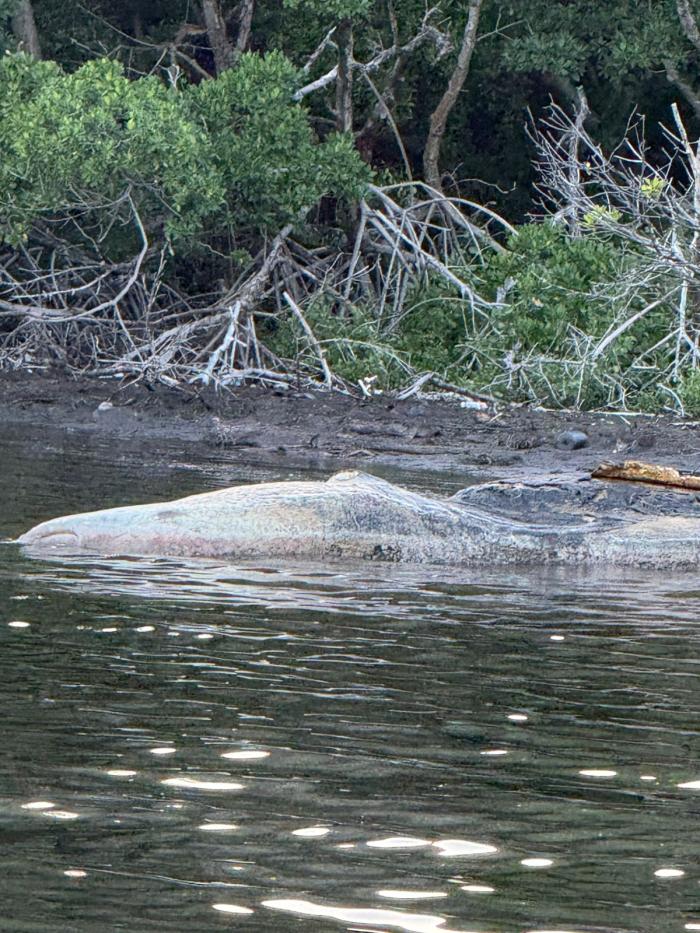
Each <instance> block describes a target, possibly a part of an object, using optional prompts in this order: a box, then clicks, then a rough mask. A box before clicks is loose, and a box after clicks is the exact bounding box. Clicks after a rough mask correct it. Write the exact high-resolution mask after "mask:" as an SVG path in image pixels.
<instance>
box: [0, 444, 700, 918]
mask: <svg viewBox="0 0 700 933" xmlns="http://www.w3.org/2000/svg"><path fill="white" fill-rule="evenodd" d="M69 461H70V458H69ZM174 462H176V463H177V460H176V459H175V461H174ZM32 466H34V463H32ZM37 469H38V470H39V473H40V475H42V476H43V480H42V482H43V484H44V485H43V486H41V485H39V487H38V489H39V492H38V493H37V492H33V491H32V490H33V489H35V485H34V484H32V487H31V489H30V488H29V487H28V486H27V487H26V488H25V486H24V485H23V480H22V479H21V477H22V476H24V475H26V474H27V470H26V468H25V467H24V464H22V463H17V464H16V467H15V468H14V469H8V470H7V471H6V472H5V474H4V475H2V476H0V486H2V484H4V491H3V490H2V489H0V492H2V494H3V496H4V500H3V501H5V502H6V503H8V508H9V509H10V510H14V511H11V512H10V515H9V517H8V519H7V521H8V527H9V528H10V529H13V528H16V529H19V527H20V525H21V523H23V522H26V520H27V517H28V516H30V515H34V514H35V513H36V514H41V515H45V514H46V513H47V512H59V511H62V510H68V509H63V506H65V505H67V504H69V498H70V497H71V496H73V497H74V498H73V499H72V500H70V504H71V505H73V506H75V505H76V504H77V505H78V506H80V505H83V504H87V498H88V496H91V497H93V500H94V499H95V498H99V496H103V495H104V496H111V497H112V498H113V500H115V501H121V500H122V499H123V498H124V496H125V495H126V493H127V492H128V490H129V489H130V488H133V486H134V481H135V480H138V482H139V483H140V481H141V473H139V472H138V470H136V471H135V468H134V467H133V466H130V465H129V464H128V463H127V464H126V466H124V468H123V470H124V472H123V474H120V473H119V470H120V469H121V467H117V466H115V462H114V453H113V451H105V452H104V454H103V459H100V458H99V457H97V456H96V458H95V459H93V460H92V461H90V470H89V471H87V470H86V469H85V468H84V467H79V466H76V465H75V463H73V465H72V466H70V465H69V467H63V466H61V464H60V463H57V461H53V462H52V463H49V464H44V465H42V464H41V463H39V464H38V466H37ZM42 470H43V473H42V472H41V471H42ZM81 470H82V472H81ZM227 470H229V467H228V465H226V464H222V465H216V466H215V467H213V468H212V471H211V472H210V473H207V474H206V477H207V478H206V482H205V483H204V484H203V485H207V484H208V483H211V484H213V483H214V480H216V481H217V482H219V481H221V484H223V479H224V478H225V477H227V478H228V481H232V478H231V477H230V476H229V473H228V472H227ZM130 471H131V472H130ZM77 475H80V476H82V477H83V479H84V483H85V487H84V489H83V490H82V491H80V492H77V491H76V490H75V483H76V476H77ZM246 475H252V474H251V471H249V472H248V474H246ZM120 476H121V479H119V477H120ZM183 477H184V473H178V471H177V469H175V473H174V474H173V476H167V477H165V480H164V478H163V477H162V476H160V477H158V476H155V477H153V478H151V480H149V482H151V483H152V486H150V487H148V483H146V487H144V488H142V486H141V485H139V486H138V488H139V494H140V495H142V496H143V497H145V496H149V495H152V496H153V497H154V498H157V497H158V496H159V495H161V494H165V488H163V489H160V488H159V487H160V484H161V483H162V482H163V481H167V483H169V484H170V485H169V486H168V494H176V493H177V492H178V491H179V490H180V487H182V491H194V489H195V488H196V486H197V485H198V484H199V479H201V477H199V478H198V476H197V475H194V474H193V471H192V470H191V469H190V468H189V467H188V470H187V472H186V480H185V478H183ZM120 483H121V485H120ZM187 484H190V485H187ZM35 495H40V496H43V498H42V499H32V498H31V497H32V496H35ZM76 499H77V501H76ZM20 607H21V611H20V612H18V609H19V608H20ZM699 610H700V592H699V591H698V589H696V588H695V587H694V585H693V581H692V580H683V579H681V578H678V579H673V578H670V577H669V576H668V575H666V577H665V578H663V579H658V578H654V576H653V575H652V574H646V573H645V574H637V575H634V574H631V575H609V576H608V575H604V576H603V577H602V578H601V577H598V578H593V577H590V576H587V575H586V574H582V573H576V572H571V573H561V572H549V571H547V572H546V573H545V572H543V570H542V568H540V569H539V570H538V572H536V573H533V574H532V575H528V574H527V573H505V572H498V573H495V572H492V571H490V570H489V568H462V569H457V568H408V567H392V566H379V565H376V566H375V565H370V566H331V565H327V566H313V565H300V564H294V563H289V564H277V565H275V566H269V567H268V566H261V565H260V564H256V565H250V564H249V565H241V566H236V565H234V564H226V563H223V562H213V561H180V560H139V561H137V560H126V559H124V560H114V561H107V560H105V559H103V558H96V557H90V556H87V555H82V556H74V557H68V558H65V559H63V558H62V559H61V560H57V561H34V560H31V559H28V558H27V557H26V555H23V554H21V553H19V552H18V551H17V549H16V548H14V547H9V546H3V547H1V548H0V641H1V643H2V644H1V645H0V649H1V654H0V657H2V663H3V675H4V676H3V677H2V678H0V702H1V703H2V708H3V713H4V721H3V751H4V753H5V754H4V755H3V756H2V758H0V831H2V832H4V833H5V836H4V837H3V838H5V837H6V838H7V846H6V847H5V848H4V849H3V852H4V853H5V852H6V853H7V855H6V858H5V861H6V863H7V864H6V867H5V868H4V891H3V898H4V904H3V912H4V916H9V917H11V923H13V924H14V929H17V930H24V929H27V930H32V933H35V931H36V933H55V931H56V930H63V929H65V930H71V933H72V931H73V930H76V931H77V933H92V931H94V930H110V929H116V928H117V927H118V928H120V929H121V928H129V927H130V928H132V929H134V930H138V933H142V931H144V933H148V931H150V930H154V931H155V930H158V931H160V930H165V929H167V930H168V933H191V931H192V930H198V929H209V927H210V926H212V928H214V926H213V924H214V923H217V922H218V923H223V924H226V923H227V922H228V923H229V924H234V923H235V924H238V923H241V924H243V923H245V927H246V929H249V930H251V931H253V933H257V931H262V933H270V931H274V933H288V931H291V933H294V931H295V930H299V931H300V933H301V931H306V930H309V931H311V930H312V929H313V930H319V931H325V930H329V931H330V930H333V929H338V928H340V929H358V928H360V929H367V930H375V931H377V933H379V931H380V930H399V931H401V930H405V931H411V933H448V931H462V930H468V931H470V933H473V931H479V933H524V931H533V933H534V931H541V933H545V931H548V933H555V931H561V933H583V931H591V930H596V931H597V933H637V931H639V930H653V931H654V933H676V931H678V930H682V929H686V930H693V929H700V923H699V922H698V918H697V878H696V876H695V872H694V870H691V866H693V865H695V864H696V861H697V858H696V849H697V843H696V838H695V837H696V833H695V828H694V827H695V818H694V817H695V809H696V806H697V795H696V793H694V792H695V791H697V790H698V789H700V781H699V780H698V772H697V770H696V768H695V763H696V762H697V761H698V758H699V757H700V730H698V729H697V728H696V725H695V723H696V722H697V721H699V719H698V717H699V716H700V690H699V689H698V677H699V676H700V664H698V661H697V658H698V657H699V656H700V650H699V649H700V637H699V636H700V629H699V628H698V625H697V619H698V618H699V617H700V612H699ZM19 616H21V618H19ZM20 622H21V623H23V624H21V625H19V624H16V623H20ZM203 636H204V637H203ZM224 889H225V890H224ZM28 890H31V891H38V892H40V894H39V895H38V896H37V897H36V898H29V897H27V891H28ZM432 898H434V899H436V900H438V899H439V904H436V905H434V906H436V907H438V908H439V910H440V914H439V915H437V914H433V913H432V912H430V911H429V910H428V911H426V912H425V913H422V912H419V911H417V910H414V909H412V908H413V906H419V907H420V906H423V905H420V904H416V905H412V904H411V901H413V900H415V901H416V902H418V901H420V900H422V899H424V900H426V901H427V900H429V899H432ZM391 900H393V901H394V903H388V901H391ZM425 906H426V907H430V906H433V905H429V904H426V905H425ZM212 908H213V909H214V910H215V911H216V913H217V914H219V915H220V916H219V917H218V919H217V918H216V917H215V915H214V914H213V913H212ZM226 928H227V929H228V926H227V927H226ZM10 929H13V927H10Z"/></svg>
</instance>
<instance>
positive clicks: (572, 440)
mask: <svg viewBox="0 0 700 933" xmlns="http://www.w3.org/2000/svg"><path fill="white" fill-rule="evenodd" d="M587 445H588V435H587V434H584V432H583V431H562V432H561V434H559V435H558V436H557V440H556V446H557V447H558V448H559V450H580V449H581V448H582V447H586V446H587Z"/></svg>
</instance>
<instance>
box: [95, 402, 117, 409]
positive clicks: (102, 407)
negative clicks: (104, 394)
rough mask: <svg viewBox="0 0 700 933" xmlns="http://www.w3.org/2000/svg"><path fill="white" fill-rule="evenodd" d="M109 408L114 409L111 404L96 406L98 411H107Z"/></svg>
mask: <svg viewBox="0 0 700 933" xmlns="http://www.w3.org/2000/svg"><path fill="white" fill-rule="evenodd" d="M110 408H114V405H113V404H112V402H100V404H99V405H98V406H97V410H98V411H109V410H110Z"/></svg>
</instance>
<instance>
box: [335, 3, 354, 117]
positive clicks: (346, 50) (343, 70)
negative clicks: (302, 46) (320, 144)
mask: <svg viewBox="0 0 700 933" xmlns="http://www.w3.org/2000/svg"><path fill="white" fill-rule="evenodd" d="M335 40H336V43H337V45H338V77H337V80H336V85H335V112H336V118H335V125H336V128H337V129H338V130H339V131H340V132H341V133H350V132H352V118H353V112H352V85H353V66H354V60H353V31H352V21H351V20H349V19H345V20H343V21H342V22H341V23H340V24H339V25H338V28H337V29H336V31H335Z"/></svg>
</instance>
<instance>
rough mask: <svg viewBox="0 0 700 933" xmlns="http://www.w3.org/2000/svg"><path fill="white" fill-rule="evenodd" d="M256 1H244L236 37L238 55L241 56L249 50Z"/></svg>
mask: <svg viewBox="0 0 700 933" xmlns="http://www.w3.org/2000/svg"><path fill="white" fill-rule="evenodd" d="M254 12H255V0H243V3H242V5H241V15H240V17H239V19H238V35H237V36H236V53H235V54H236V55H237V56H238V55H241V54H242V53H243V52H245V51H246V49H247V48H248V43H249V42H250V32H251V29H252V28H253V13H254Z"/></svg>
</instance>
